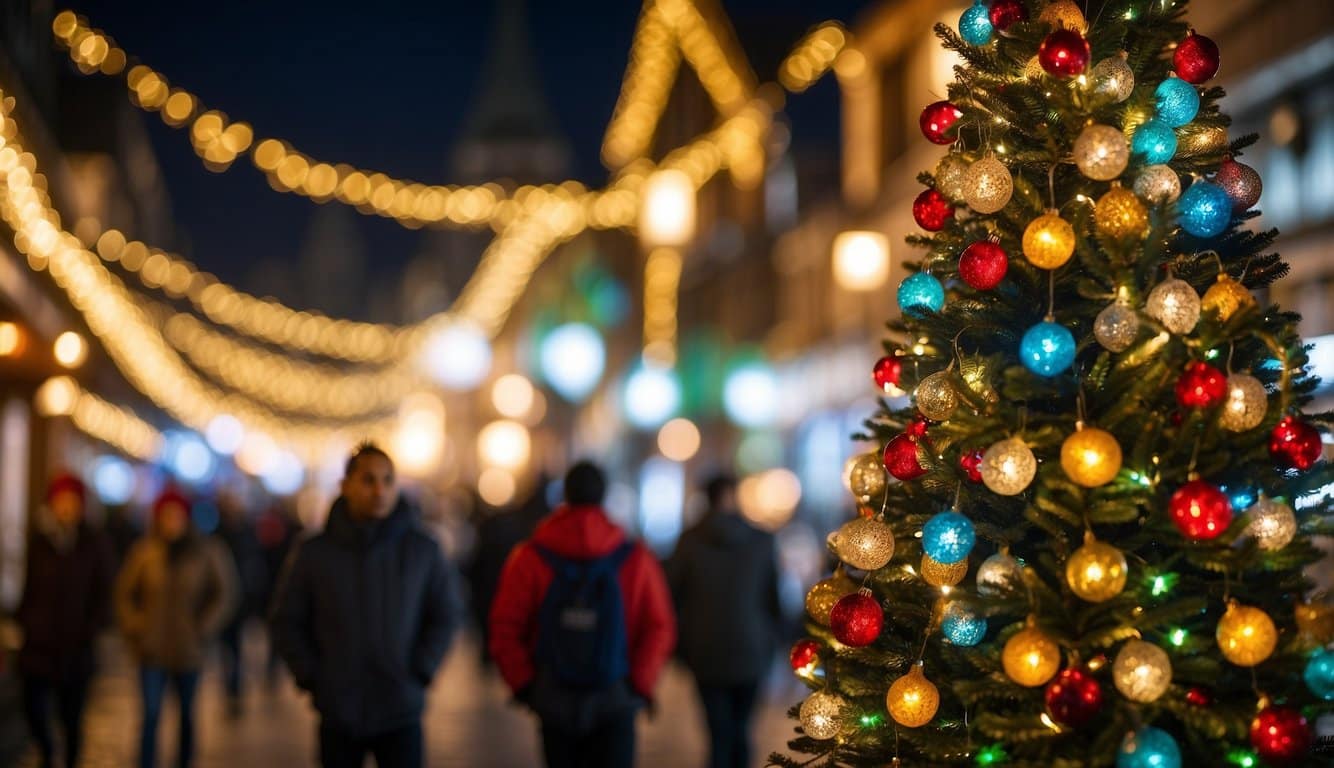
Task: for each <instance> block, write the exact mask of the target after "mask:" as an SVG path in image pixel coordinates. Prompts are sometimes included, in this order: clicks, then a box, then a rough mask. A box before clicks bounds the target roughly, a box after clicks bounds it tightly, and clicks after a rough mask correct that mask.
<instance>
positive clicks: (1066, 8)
mask: <svg viewBox="0 0 1334 768" xmlns="http://www.w3.org/2000/svg"><path fill="white" fill-rule="evenodd" d="M1038 21H1041V22H1044V23H1047V24H1050V25H1052V26H1053V27H1057V28H1065V29H1073V30H1074V31H1076V32H1078V33H1080V34H1081V35H1082V34H1084V33H1085V32H1088V28H1089V23H1088V19H1086V18H1084V12H1083V11H1081V10H1079V6H1078V5H1076V4H1075V3H1074V0H1056V2H1054V3H1052V4H1051V5H1048V6H1047V7H1046V8H1043V9H1042V13H1040V14H1038Z"/></svg>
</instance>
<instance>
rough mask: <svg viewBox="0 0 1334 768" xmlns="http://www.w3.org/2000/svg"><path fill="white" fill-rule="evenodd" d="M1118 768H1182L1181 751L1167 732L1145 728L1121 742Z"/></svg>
mask: <svg viewBox="0 0 1334 768" xmlns="http://www.w3.org/2000/svg"><path fill="white" fill-rule="evenodd" d="M1116 768H1181V749H1180V748H1179V747H1177V742H1176V739H1173V738H1172V736H1171V735H1170V734H1169V733H1168V732H1167V731H1164V730H1162V729H1161V728H1154V727H1153V726H1151V725H1150V726H1145V727H1143V728H1140V729H1139V730H1138V731H1135V732H1134V733H1130V734H1127V735H1126V737H1125V739H1123V740H1122V741H1121V749H1120V750H1118V751H1117V755H1116Z"/></svg>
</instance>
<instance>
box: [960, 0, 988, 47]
mask: <svg viewBox="0 0 1334 768" xmlns="http://www.w3.org/2000/svg"><path fill="white" fill-rule="evenodd" d="M994 33H995V27H993V26H992V25H991V12H990V11H989V10H987V7H986V6H985V5H983V4H982V0H973V4H972V5H971V6H969V7H968V9H967V10H965V11H964V12H963V15H962V16H960V17H959V37H962V38H963V39H964V41H965V42H967V43H968V44H969V45H986V44H987V43H989V42H991V36H992V34H994Z"/></svg>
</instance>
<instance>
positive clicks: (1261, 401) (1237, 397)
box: [1218, 373, 1269, 432]
mask: <svg viewBox="0 0 1334 768" xmlns="http://www.w3.org/2000/svg"><path fill="white" fill-rule="evenodd" d="M1267 410H1269V394H1268V393H1267V392H1266V391H1265V385H1264V384H1261V383H1260V380H1259V379H1257V378H1255V377H1254V376H1251V375H1250V374H1246V373H1234V374H1232V375H1231V376H1229V377H1227V395H1226V399H1224V400H1223V407H1222V409H1221V410H1219V412H1218V426H1220V427H1222V428H1223V429H1226V430H1228V431H1229V432H1245V431H1246V430H1248V429H1255V428H1256V427H1258V426H1260V422H1262V421H1264V419H1265V412H1266V411H1267Z"/></svg>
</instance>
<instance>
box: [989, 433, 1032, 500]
mask: <svg viewBox="0 0 1334 768" xmlns="http://www.w3.org/2000/svg"><path fill="white" fill-rule="evenodd" d="M978 471H979V472H981V474H982V482H983V483H984V484H986V486H987V487H988V488H990V489H991V490H992V491H993V492H995V493H999V494H1000V495H1002V496H1014V495H1016V494H1019V493H1022V492H1023V490H1024V489H1025V488H1027V487H1028V484H1029V483H1031V482H1033V476H1034V475H1036V474H1037V471H1038V460H1037V458H1036V457H1035V456H1034V455H1033V451H1032V450H1031V449H1029V447H1028V445H1027V444H1025V443H1024V441H1023V440H1021V439H1019V438H1017V437H1011V438H1007V439H1005V440H1001V441H1000V442H998V443H995V444H993V445H992V446H991V447H990V448H988V449H987V451H986V453H984V454H982V465H981V466H980V467H978Z"/></svg>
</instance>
